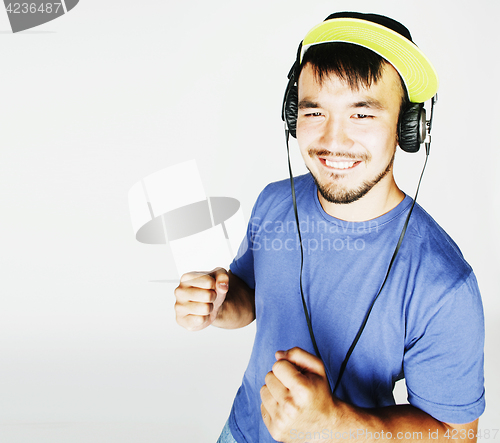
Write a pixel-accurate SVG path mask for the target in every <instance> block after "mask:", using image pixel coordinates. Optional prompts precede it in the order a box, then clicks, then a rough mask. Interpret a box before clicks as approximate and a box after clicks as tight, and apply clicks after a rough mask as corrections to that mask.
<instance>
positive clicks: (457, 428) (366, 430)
mask: <svg viewBox="0 0 500 443" xmlns="http://www.w3.org/2000/svg"><path fill="white" fill-rule="evenodd" d="M338 406H339V407H340V408H342V409H344V411H343V419H342V420H337V423H338V428H337V426H335V425H334V426H333V429H332V431H333V433H334V435H333V436H335V432H341V433H342V432H344V433H345V432H347V434H346V435H351V434H352V433H354V434H355V435H356V438H357V439H362V440H363V441H364V442H367V443H368V442H375V441H377V442H378V443H380V440H381V439H382V440H383V439H387V440H391V439H392V440H398V441H415V442H446V443H449V442H450V441H452V440H455V439H456V440H457V441H458V442H459V443H470V442H475V441H476V437H475V436H476V434H477V420H476V421H475V422H473V423H469V424H465V425H452V424H447V423H443V422H440V421H438V420H436V419H434V418H433V417H431V416H430V415H429V414H427V413H425V412H423V411H421V410H420V409H418V408H416V407H414V406H411V405H396V406H389V407H385V408H376V409H362V408H357V407H354V406H351V405H347V404H346V403H339V404H338ZM340 428H341V429H340ZM337 435H340V434H337ZM334 440H335V438H334ZM332 441H333V440H332Z"/></svg>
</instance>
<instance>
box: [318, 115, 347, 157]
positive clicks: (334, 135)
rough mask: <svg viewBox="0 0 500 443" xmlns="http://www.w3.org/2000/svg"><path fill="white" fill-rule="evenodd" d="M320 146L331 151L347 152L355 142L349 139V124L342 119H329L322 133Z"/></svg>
mask: <svg viewBox="0 0 500 443" xmlns="http://www.w3.org/2000/svg"><path fill="white" fill-rule="evenodd" d="M320 144H321V146H322V147H323V148H325V149H328V150H329V151H332V152H335V151H345V150H348V149H350V148H351V147H352V145H353V144H354V142H353V140H352V139H351V138H350V137H349V134H348V129H347V124H346V122H344V121H343V120H342V119H341V118H332V117H329V118H328V120H327V121H326V122H325V124H324V127H323V131H322V133H321V138H320Z"/></svg>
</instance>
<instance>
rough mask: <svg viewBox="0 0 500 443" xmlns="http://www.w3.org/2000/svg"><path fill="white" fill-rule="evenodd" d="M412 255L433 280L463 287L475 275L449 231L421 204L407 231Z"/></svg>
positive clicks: (416, 209) (407, 249)
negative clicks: (449, 282) (444, 279)
mask: <svg viewBox="0 0 500 443" xmlns="http://www.w3.org/2000/svg"><path fill="white" fill-rule="evenodd" d="M407 237H408V246H410V247H411V249H410V248H406V251H407V253H408V251H409V250H411V252H412V254H413V255H416V256H417V257H418V260H419V262H420V264H423V265H425V269H426V273H427V274H428V275H429V276H430V277H431V276H434V277H436V278H437V277H440V279H443V278H444V277H447V278H449V279H452V280H456V282H455V283H456V284H457V285H461V284H462V283H463V282H464V281H465V280H466V279H467V278H468V277H469V275H470V274H471V273H472V268H471V266H470V265H469V264H468V263H467V261H466V260H465V258H464V256H463V254H462V251H461V250H460V248H459V247H458V245H457V244H456V243H455V242H454V241H453V239H452V238H451V237H450V236H449V235H448V234H447V233H446V232H445V230H444V229H443V228H442V227H441V226H440V225H439V224H438V223H437V222H436V221H435V220H434V218H432V217H431V216H430V215H429V214H428V213H427V212H426V211H425V210H424V209H423V208H422V207H421V206H420V205H419V204H418V203H417V204H415V207H414V209H413V213H412V215H411V218H410V224H409V227H408V232H407Z"/></svg>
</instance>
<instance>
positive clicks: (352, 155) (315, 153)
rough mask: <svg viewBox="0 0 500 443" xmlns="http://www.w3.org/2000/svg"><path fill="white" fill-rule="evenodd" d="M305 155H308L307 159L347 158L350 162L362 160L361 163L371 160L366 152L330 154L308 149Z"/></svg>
mask: <svg viewBox="0 0 500 443" xmlns="http://www.w3.org/2000/svg"><path fill="white" fill-rule="evenodd" d="M307 153H308V154H309V157H332V158H349V159H351V160H363V161H368V160H370V158H371V156H370V155H369V154H367V153H366V152H362V153H359V154H356V153H355V152H350V151H339V152H332V151H328V150H327V149H314V148H310V149H308V150H307Z"/></svg>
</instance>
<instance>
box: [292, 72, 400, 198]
mask: <svg viewBox="0 0 500 443" xmlns="http://www.w3.org/2000/svg"><path fill="white" fill-rule="evenodd" d="M298 93H299V110H298V118H297V141H298V144H299V146H300V151H301V154H302V157H303V158H304V161H305V164H306V166H307V168H308V169H309V171H310V172H311V174H312V175H313V177H314V179H315V181H316V184H317V186H318V189H319V192H320V200H322V199H324V200H322V203H323V202H324V201H326V202H329V203H352V202H355V201H357V200H359V199H360V198H361V197H363V196H364V195H366V194H367V193H368V191H370V190H372V189H373V191H372V192H371V194H370V195H373V194H374V193H379V194H380V195H384V194H385V193H387V194H388V193H389V192H390V191H391V190H392V189H393V188H394V187H395V186H396V185H395V182H394V178H393V176H392V163H393V161H394V154H395V151H396V146H397V122H398V117H399V109H400V105H401V99H402V88H401V83H400V78H399V75H398V73H397V72H396V70H395V69H394V68H393V67H392V66H390V65H388V64H386V65H384V68H383V74H382V77H381V78H380V79H379V81H378V82H377V83H372V85H371V86H370V87H361V88H359V90H352V89H351V88H350V86H349V85H348V84H346V83H344V82H342V80H341V79H339V78H338V77H337V76H336V75H330V76H329V77H325V78H324V79H323V81H322V83H321V84H320V83H319V82H318V80H317V78H316V76H315V74H314V71H313V68H312V66H311V65H310V64H307V65H306V66H304V68H303V69H302V72H301V74H300V77H299V82H298ZM375 189H376V190H377V191H375Z"/></svg>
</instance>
